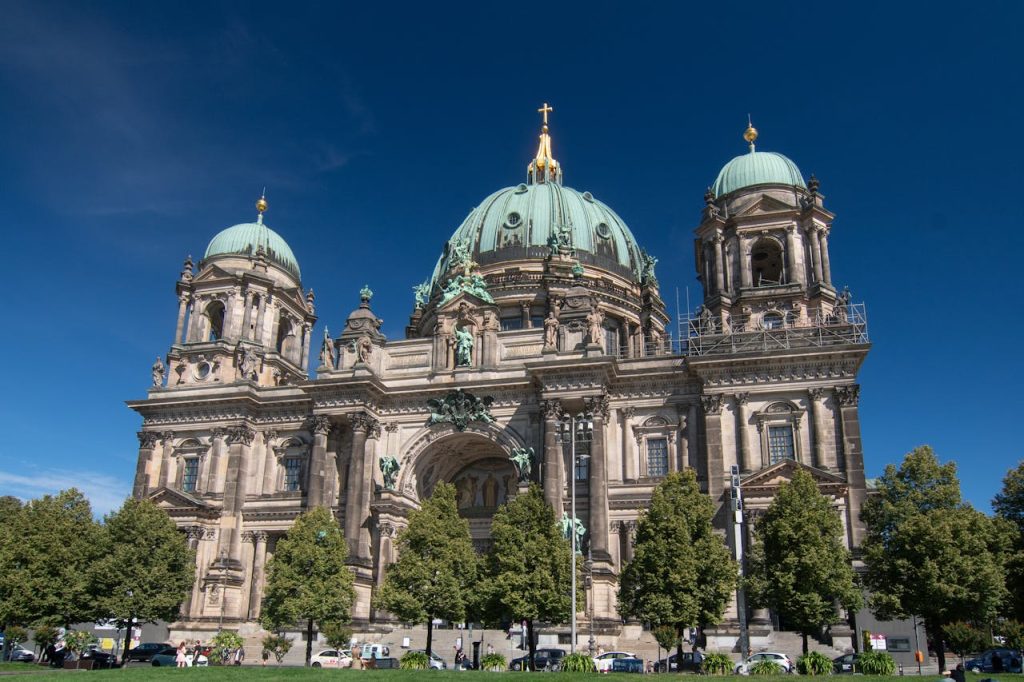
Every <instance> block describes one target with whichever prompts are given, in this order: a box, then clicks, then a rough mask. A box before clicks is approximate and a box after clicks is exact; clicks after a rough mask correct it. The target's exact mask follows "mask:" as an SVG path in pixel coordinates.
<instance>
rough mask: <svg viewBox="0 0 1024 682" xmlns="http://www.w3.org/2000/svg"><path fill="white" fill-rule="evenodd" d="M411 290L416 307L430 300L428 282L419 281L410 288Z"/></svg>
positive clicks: (420, 306)
mask: <svg viewBox="0 0 1024 682" xmlns="http://www.w3.org/2000/svg"><path fill="white" fill-rule="evenodd" d="M412 291H413V295H414V296H415V297H416V307H417V308H422V307H423V306H425V305H426V304H427V301H429V300H430V282H420V283H419V284H417V285H416V286H414V287H413V288H412Z"/></svg>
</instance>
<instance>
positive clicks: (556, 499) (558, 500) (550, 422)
mask: <svg viewBox="0 0 1024 682" xmlns="http://www.w3.org/2000/svg"><path fill="white" fill-rule="evenodd" d="M541 409H542V410H544V469H543V472H542V476H543V478H542V479H541V480H542V481H543V485H544V501H545V502H547V503H548V504H549V505H550V506H551V508H552V509H554V510H555V516H557V517H561V515H562V488H563V486H564V484H565V479H564V478H563V477H562V443H561V437H560V433H559V428H558V427H559V423H558V422H559V420H560V419H561V418H562V404H561V403H560V402H559V401H557V400H545V401H544V402H543V403H541Z"/></svg>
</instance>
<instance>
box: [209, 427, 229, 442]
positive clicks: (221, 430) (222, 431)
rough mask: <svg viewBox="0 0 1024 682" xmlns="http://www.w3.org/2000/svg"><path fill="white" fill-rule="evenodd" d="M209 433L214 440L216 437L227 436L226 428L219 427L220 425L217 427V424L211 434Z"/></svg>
mask: <svg viewBox="0 0 1024 682" xmlns="http://www.w3.org/2000/svg"><path fill="white" fill-rule="evenodd" d="M211 435H212V436H213V438H214V439H215V440H216V439H217V438H227V437H228V430H227V429H224V428H221V427H219V426H218V427H217V428H215V429H214V430H213V431H212V434H211Z"/></svg>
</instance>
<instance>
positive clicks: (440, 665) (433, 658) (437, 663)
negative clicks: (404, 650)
mask: <svg viewBox="0 0 1024 682" xmlns="http://www.w3.org/2000/svg"><path fill="white" fill-rule="evenodd" d="M409 651H410V653H411V652H413V651H415V652H417V653H420V654H425V653H427V652H426V651H425V650H424V649H410V650H409ZM447 667H448V664H447V663H445V662H444V659H443V658H441V657H440V656H438V655H437V654H435V653H434V652H433V651H431V652H430V669H431V670H445V669H446V668H447Z"/></svg>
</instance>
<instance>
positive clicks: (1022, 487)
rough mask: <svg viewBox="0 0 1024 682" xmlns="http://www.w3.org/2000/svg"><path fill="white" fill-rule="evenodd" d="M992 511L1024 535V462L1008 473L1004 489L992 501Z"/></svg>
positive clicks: (1004, 479) (1004, 480) (1004, 481)
mask: <svg viewBox="0 0 1024 682" xmlns="http://www.w3.org/2000/svg"><path fill="white" fill-rule="evenodd" d="M992 510H993V511H994V512H995V513H996V514H997V515H999V516H1001V517H1002V518H1004V519H1006V520H1008V521H1011V522H1013V523H1014V524H1015V525H1016V526H1017V530H1018V531H1019V532H1020V533H1022V534H1024V461H1022V462H1021V463H1020V464H1018V465H1017V467H1016V468H1014V469H1010V470H1009V471H1008V472H1006V477H1005V478H1003V489H1002V490H1000V491H999V493H997V494H996V496H995V499H994V500H992Z"/></svg>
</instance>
